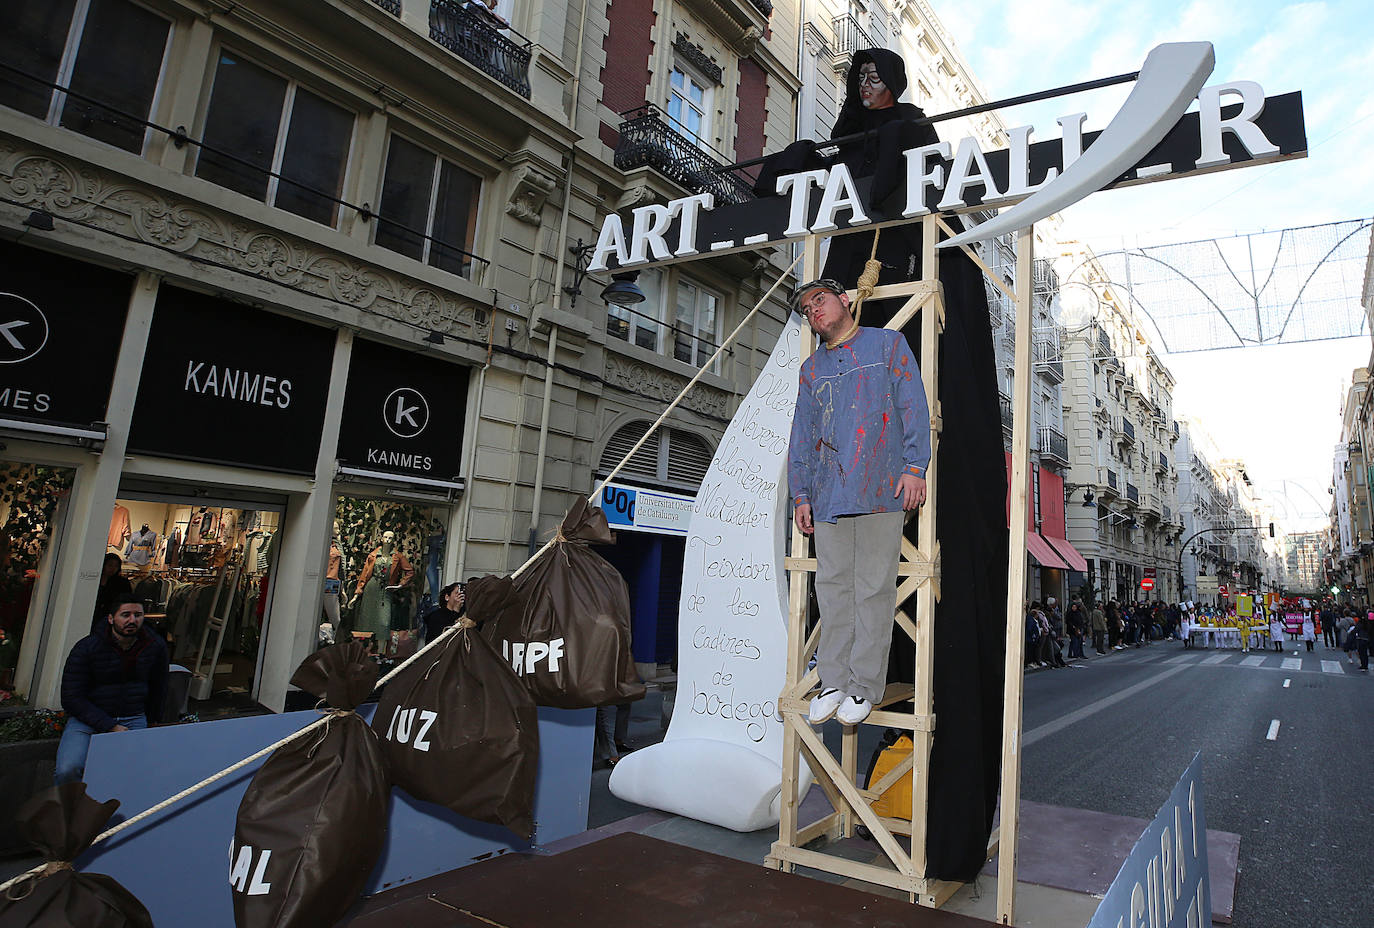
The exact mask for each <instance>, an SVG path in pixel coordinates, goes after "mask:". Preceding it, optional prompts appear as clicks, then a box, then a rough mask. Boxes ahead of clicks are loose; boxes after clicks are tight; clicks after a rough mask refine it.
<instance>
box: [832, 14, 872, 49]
mask: <svg viewBox="0 0 1374 928" xmlns="http://www.w3.org/2000/svg"><path fill="white" fill-rule="evenodd" d="M830 24H831V26H832V27H833V28H834V30H835V57H837V58H838V57H840V56H841V55H852V54H854V53H855V52H857V51H859V50H860V49H864V48H872V47H873V40H872V39H871V38H869V37H868V33H867V32H865V31H864V28H863V26H860V25H859V21H858V20H857V19H855V18H854V17H853V16H850V15H849V14H848V13H846V14H844V15H843V16H836V17H835V18H834V19H833V20H831V22H830Z"/></svg>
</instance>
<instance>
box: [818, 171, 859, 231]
mask: <svg viewBox="0 0 1374 928" xmlns="http://www.w3.org/2000/svg"><path fill="white" fill-rule="evenodd" d="M842 209H847V210H849V224H850V225H853V226H857V225H859V224H861V223H865V222H868V214H867V213H865V212H864V208H863V204H861V203H860V202H859V191H858V190H856V189H854V178H853V176H852V175H850V173H849V168H847V167H846V166H845V165H843V164H837V165H835V166H834V167H833V168H831V169H830V177H829V178H827V179H826V182H825V193H824V194H823V195H822V196H821V205H820V207H819V208H818V209H817V210H816V224H815V225H814V226H812V227H811V231H812V232H828V231H830V230H831V229H837V228H839V226H838V225H837V224H836V223H835V214H836V213H837V212H839V211H840V210H842Z"/></svg>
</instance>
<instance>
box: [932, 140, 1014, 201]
mask: <svg viewBox="0 0 1374 928" xmlns="http://www.w3.org/2000/svg"><path fill="white" fill-rule="evenodd" d="M974 168H977V171H975V170H974ZM978 184H982V186H983V202H984V203H987V202H989V201H991V200H996V199H1000V198H1001V196H1002V191H1000V190H998V189H997V185H996V184H994V183H993V182H992V169H991V168H989V167H988V159H987V158H986V157H985V156H984V155H983V149H981V148H979V147H978V140H977V139H975V138H973V137H972V136H969V135H966V136H964V137H963V138H962V139H960V140H959V150H958V151H956V152H955V153H954V164H952V165H951V166H950V169H949V181H948V182H947V183H946V184H945V196H944V199H942V200H941V201H940V209H942V210H945V209H959V208H960V207H963V206H965V205H967V204H965V203H964V191H965V190H966V189H968V188H969V187H973V186H977V185H978Z"/></svg>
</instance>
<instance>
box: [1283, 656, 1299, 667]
mask: <svg viewBox="0 0 1374 928" xmlns="http://www.w3.org/2000/svg"><path fill="white" fill-rule="evenodd" d="M1283 669H1284V670H1302V658H1300V657H1285V658H1284V659H1283Z"/></svg>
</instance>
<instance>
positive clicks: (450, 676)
mask: <svg viewBox="0 0 1374 928" xmlns="http://www.w3.org/2000/svg"><path fill="white" fill-rule="evenodd" d="M489 579H491V580H496V581H497V582H498V583H501V584H504V585H505V586H506V587H509V586H510V580H509V579H507V578H489ZM484 582H485V581H474V585H477V586H478V587H479V589H480V587H481V585H482V584H483V583H484ZM481 599H482V597H481V595H480V593H479V596H478V600H479V606H480V603H481ZM372 730H373V731H374V732H375V733H376V735H377V737H378V738H379V739H380V741H381V745H382V752H383V753H384V754H385V756H386V759H387V766H388V768H389V769H390V771H391V780H392V782H393V783H395V784H396V785H397V786H399V787H401V788H402V789H403V790H405V791H406V792H407V793H410V795H412V796H414V797H415V798H416V799H423V800H425V801H426V802H434V803H438V804H439V805H441V806H446V807H447V808H449V809H452V810H453V811H454V812H457V813H458V814H460V815H466V816H467V817H468V818H472V819H477V820H478V821H481V822H492V823H494V824H498V825H505V826H506V827H507V828H509V829H510V830H511V831H513V832H515V833H516V834H517V835H519V836H520V837H522V838H525V839H529V838H530V837H531V836H532V835H533V833H534V785H535V773H536V771H537V770H538V766H539V716H538V712H537V710H536V709H535V706H534V700H533V699H532V698H530V695H529V693H527V692H526V691H525V688H524V687H523V686H522V685H521V684H520V681H519V680H518V679H517V678H516V676H515V674H514V673H512V672H511V668H510V665H509V664H507V663H505V662H504V661H503V660H502V659H501V655H499V654H497V653H496V651H495V650H494V649H493V648H492V646H491V645H490V644H489V643H488V642H487V641H486V640H485V639H484V638H483V637H482V636H481V635H480V634H478V632H477V630H476V629H475V628H472V627H470V624H463V627H460V628H459V629H458V630H457V631H455V632H452V633H451V634H449V635H448V636H447V637H446V638H444V639H443V641H442V642H440V643H439V644H438V645H436V646H435V647H434V648H433V649H432V650H431V651H430V652H428V653H426V654H425V655H424V656H423V657H422V658H421V659H420V660H418V661H416V662H415V663H414V664H411V665H410V666H409V667H407V668H406V669H405V670H403V671H402V672H401V673H400V674H399V675H397V676H396V678H395V679H393V680H391V681H390V682H389V683H388V684H387V687H386V691H385V692H384V693H383V694H382V699H381V702H380V703H379V704H378V706H377V714H376V715H374V716H373V717H372Z"/></svg>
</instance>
